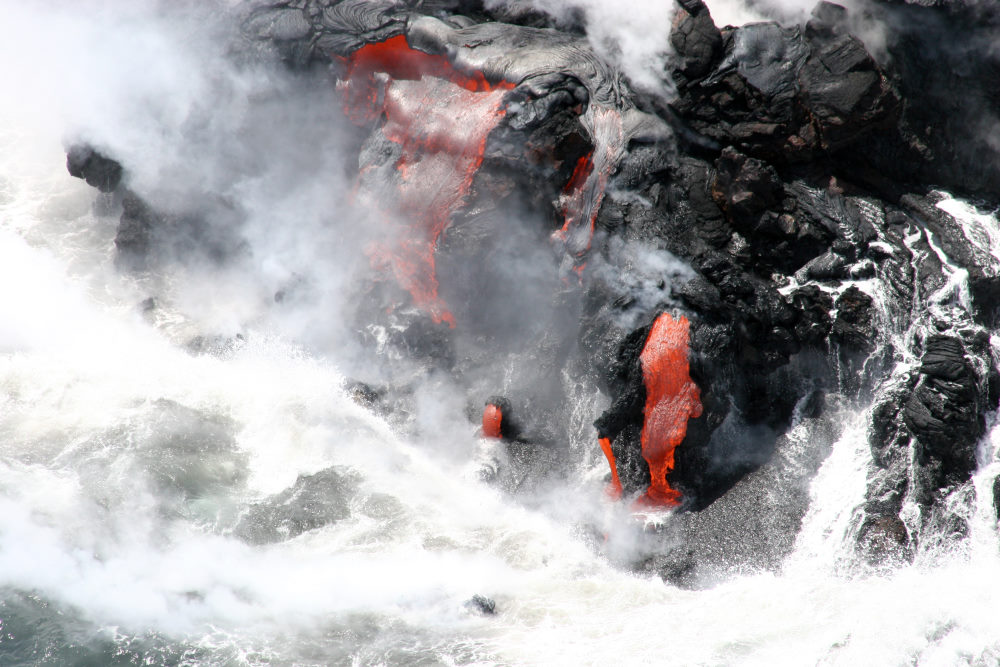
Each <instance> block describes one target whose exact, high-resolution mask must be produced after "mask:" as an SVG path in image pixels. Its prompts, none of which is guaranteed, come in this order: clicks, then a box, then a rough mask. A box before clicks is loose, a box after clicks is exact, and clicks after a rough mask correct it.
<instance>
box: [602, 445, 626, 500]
mask: <svg viewBox="0 0 1000 667" xmlns="http://www.w3.org/2000/svg"><path fill="white" fill-rule="evenodd" d="M598 442H600V443H601V449H602V450H603V451H604V455H605V456H606V457H608V465H610V466H611V483H610V484H608V488H607V494H608V496H610V497H611V498H613V499H615V500H618V499H619V498H621V497H622V482H621V480H620V479H618V466H616V465H615V453H614V452H612V451H611V440H609V439H608V438H600V439H599V440H598Z"/></svg>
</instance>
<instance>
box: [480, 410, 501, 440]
mask: <svg viewBox="0 0 1000 667" xmlns="http://www.w3.org/2000/svg"><path fill="white" fill-rule="evenodd" d="M502 423H503V410H502V409H501V408H500V406H498V405H495V404H493V403H487V404H486V408H485V409H483V437H486V438H502V437H503V433H502V430H501V428H500V425H501V424H502Z"/></svg>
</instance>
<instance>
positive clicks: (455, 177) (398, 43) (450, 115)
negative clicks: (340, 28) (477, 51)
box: [340, 35, 514, 327]
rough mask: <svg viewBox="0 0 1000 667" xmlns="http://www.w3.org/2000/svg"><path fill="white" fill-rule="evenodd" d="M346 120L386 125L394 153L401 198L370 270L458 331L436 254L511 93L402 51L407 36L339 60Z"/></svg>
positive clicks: (439, 59)
mask: <svg viewBox="0 0 1000 667" xmlns="http://www.w3.org/2000/svg"><path fill="white" fill-rule="evenodd" d="M344 64H345V67H346V72H347V75H346V80H345V81H344V82H343V83H342V84H341V86H340V88H341V90H342V91H343V92H344V95H345V105H346V107H347V113H348V116H350V117H351V118H352V119H354V120H355V121H356V122H359V123H362V122H370V121H372V120H374V119H376V118H378V117H384V119H385V120H384V122H383V125H382V133H383V134H384V136H385V137H386V138H387V139H388V140H389V141H391V142H393V143H396V144H398V145H399V146H400V147H401V155H400V157H399V159H398V160H397V161H396V163H395V165H394V170H395V172H396V175H397V177H398V179H397V180H398V184H399V186H398V190H397V191H396V192H394V193H385V192H378V193H374V194H376V196H379V197H386V196H388V197H390V198H391V199H392V200H393V202H392V206H391V208H392V209H394V210H390V211H385V208H386V207H385V206H384V205H383V206H382V209H383V211H385V212H386V213H387V216H386V217H388V218H393V219H395V220H396V221H394V222H390V223H388V224H389V228H390V229H389V234H387V239H386V240H384V241H382V242H380V243H378V244H376V245H375V246H374V247H373V248H372V249H371V250H370V253H369V254H370V257H371V259H372V263H373V265H375V266H376V267H382V266H385V267H387V268H389V269H391V271H392V273H393V275H394V277H395V279H396V281H397V283H398V284H399V285H400V286H401V287H403V288H404V289H405V290H406V291H408V292H409V293H410V295H411V296H412V297H413V301H414V303H415V304H416V305H417V306H418V307H420V308H422V309H423V310H425V311H427V312H428V313H429V314H430V315H431V317H432V319H433V320H434V321H435V322H437V323H441V322H446V323H447V324H448V325H449V326H451V327H454V326H455V318H454V316H453V315H452V314H451V312H450V311H449V310H448V307H447V306H446V304H445V303H444V302H443V301H442V300H441V298H440V297H439V296H438V279H437V271H436V267H435V257H434V253H435V250H436V248H437V243H438V239H439V238H440V236H441V234H442V233H443V232H444V230H445V229H446V228H447V227H448V225H449V223H450V222H451V216H452V215H453V214H454V213H455V212H456V211H457V210H458V209H459V208H460V207H461V206H462V204H463V202H464V201H465V198H466V196H467V195H468V192H469V190H470V188H471V187H472V181H473V178H474V177H475V175H476V172H477V171H478V170H479V167H480V166H481V165H482V162H483V155H484V153H485V151H486V140H487V137H488V136H489V134H490V132H492V131H493V129H494V128H495V127H496V126H497V124H498V123H499V122H500V120H501V119H502V118H503V116H504V113H505V109H504V106H503V102H504V97H505V95H506V94H507V92H508V91H509V90H511V89H512V88H513V87H514V86H513V84H511V83H509V82H507V81H500V82H498V83H490V82H489V81H487V80H486V78H485V77H484V76H483V74H482V73H481V72H472V73H465V72H461V71H459V70H457V69H455V67H454V66H453V65H452V64H451V63H450V62H449V60H448V59H447V58H446V57H445V56H440V55H431V54H427V53H424V52H423V51H418V50H416V49H413V48H411V47H410V46H409V44H408V43H407V41H406V38H405V36H402V35H400V36H397V37H393V38H391V39H388V40H386V41H384V42H379V43H376V44H367V45H365V46H363V47H361V48H360V49H358V50H357V51H355V52H354V53H353V54H351V56H350V57H349V58H348V59H347V60H346V61H344Z"/></svg>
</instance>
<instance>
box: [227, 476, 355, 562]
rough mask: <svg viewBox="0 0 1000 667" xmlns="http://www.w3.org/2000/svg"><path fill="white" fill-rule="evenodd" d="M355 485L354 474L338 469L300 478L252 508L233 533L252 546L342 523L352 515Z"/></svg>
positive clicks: (287, 538) (286, 538)
mask: <svg viewBox="0 0 1000 667" xmlns="http://www.w3.org/2000/svg"><path fill="white" fill-rule="evenodd" d="M357 486H358V479H357V477H356V476H355V475H353V474H351V473H350V472H347V471H344V470H340V469H337V468H327V469H325V470H321V471H319V472H317V473H314V474H312V475H300V476H299V477H298V479H296V480H295V484H293V485H292V486H291V487H289V488H287V489H285V490H284V491H282V492H281V493H278V494H275V495H274V496H272V497H270V498H268V499H266V500H264V501H261V502H259V503H255V504H253V505H251V506H250V507H249V508H248V509H247V511H246V514H245V515H244V516H243V518H242V519H241V520H240V522H239V524H237V526H236V528H235V529H234V531H233V532H234V534H236V535H237V536H238V537H239V538H240V539H243V540H246V541H247V542H250V543H252V544H269V543H272V542H281V541H284V540H289V539H292V538H293V537H298V536H299V535H301V534H302V533H305V532H307V531H310V530H315V529H317V528H322V527H323V526H325V525H328V524H331V523H335V522H337V521H342V520H344V519H346V518H348V517H349V516H350V515H351V511H350V503H351V499H352V498H353V496H354V494H355V492H356V490H357Z"/></svg>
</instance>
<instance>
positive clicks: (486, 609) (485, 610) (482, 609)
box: [465, 593, 497, 616]
mask: <svg viewBox="0 0 1000 667" xmlns="http://www.w3.org/2000/svg"><path fill="white" fill-rule="evenodd" d="M465 608H466V609H468V610H469V611H472V612H475V613H477V614H480V615H482V616H495V615H496V613H497V603H496V602H494V601H493V600H491V599H490V598H488V597H486V596H483V595H479V594H478V593H477V594H476V595H473V596H472V598H471V599H469V600H467V601H466V602H465Z"/></svg>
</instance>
